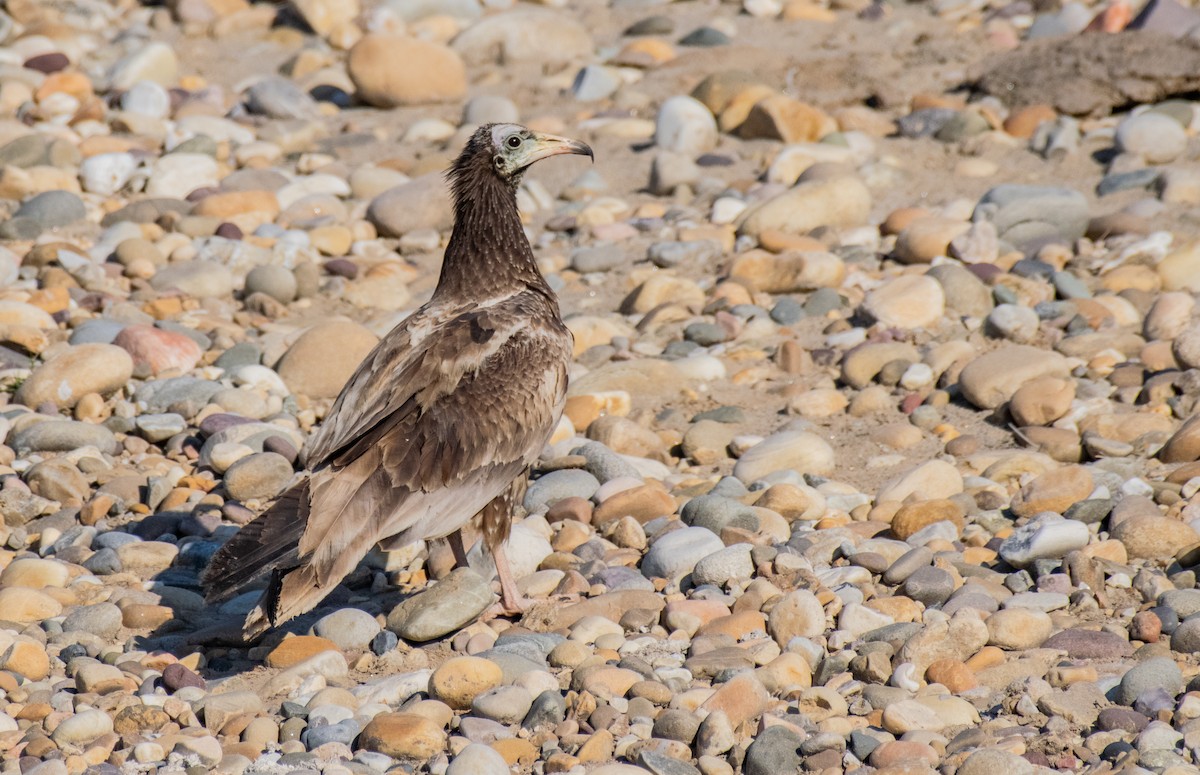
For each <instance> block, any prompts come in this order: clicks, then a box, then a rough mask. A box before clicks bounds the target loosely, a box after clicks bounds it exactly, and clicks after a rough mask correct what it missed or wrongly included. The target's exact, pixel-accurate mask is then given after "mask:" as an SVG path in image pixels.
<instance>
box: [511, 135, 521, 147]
mask: <svg viewBox="0 0 1200 775" xmlns="http://www.w3.org/2000/svg"><path fill="white" fill-rule="evenodd" d="M508 147H509V148H520V147H521V138H520V137H518V136H517V135H513V136H512V137H510V138H508Z"/></svg>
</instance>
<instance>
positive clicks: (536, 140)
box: [492, 124, 592, 179]
mask: <svg viewBox="0 0 1200 775" xmlns="http://www.w3.org/2000/svg"><path fill="white" fill-rule="evenodd" d="M564 153H573V154H580V155H584V156H588V157H591V156H592V149H591V148H589V147H588V146H587V144H586V143H581V142H579V141H578V140H572V139H570V138H568V137H559V136H558V135H551V134H546V133H545V132H533V131H531V130H529V129H526V128H525V127H523V126H518V125H516V124H497V125H496V126H494V127H492V163H493V164H494V165H495V166H496V171H497V172H499V173H500V175H501V176H503V177H505V178H509V179H512V178H515V177H517V176H519V175H520V174H521V172H523V171H524V170H525V168H526V167H528V166H529V165H530V164H533V163H534V162H535V161H539V160H541V159H545V158H547V157H549V156H558V155H559V154H564Z"/></svg>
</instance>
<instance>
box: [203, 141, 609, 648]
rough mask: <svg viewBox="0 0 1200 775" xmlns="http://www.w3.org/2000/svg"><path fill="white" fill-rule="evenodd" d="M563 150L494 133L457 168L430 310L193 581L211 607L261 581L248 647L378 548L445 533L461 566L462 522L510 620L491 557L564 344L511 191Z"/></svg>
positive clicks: (540, 440) (550, 419)
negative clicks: (292, 476) (484, 550)
mask: <svg viewBox="0 0 1200 775" xmlns="http://www.w3.org/2000/svg"><path fill="white" fill-rule="evenodd" d="M564 153H575V154H585V155H587V156H589V157H590V156H592V149H591V148H589V147H588V146H587V145H585V144H583V143H581V142H578V141H576V140H568V139H566V138H562V137H556V136H554V135H549V134H542V133H538V132H533V131H530V130H529V129H527V128H525V127H522V126H517V125H515V124H490V125H487V126H484V127H481V128H480V129H479V130H478V131H476V132H475V134H474V135H472V137H471V139H470V140H469V141H468V142H467V145H466V147H465V148H464V149H463V152H462V154H461V155H460V156H459V157H458V159H457V160H456V161H455V162H454V163H453V165H452V167H451V168H450V170H449V172H448V178H449V181H450V186H451V190H452V192H453V197H454V207H455V211H454V213H455V215H454V231H453V233H452V234H451V236H450V242H449V244H448V245H447V247H446V253H445V259H444V261H443V264H442V271H441V276H440V277H439V278H438V284H437V289H436V290H435V291H434V293H433V296H432V298H430V300H429V301H428V302H427V303H426V304H425V305H424V306H422V307H421V308H420V309H418V310H417V311H416V312H414V313H413V314H412V315H411V316H409V317H408V318H407V319H405V320H404V321H403V322H402V323H400V324H399V325H398V326H396V328H394V329H393V330H392V331H391V332H390V333H388V335H387V336H385V337H384V338H383V339H382V340H381V341H380V342H379V344H378V345H376V347H375V349H374V350H372V351H371V353H370V354H369V355H368V356H367V357H366V358H365V359H364V360H363V362H362V364H361V365H359V367H358V370H357V371H356V372H355V373H354V375H353V376H352V377H351V378H350V381H349V382H347V383H346V386H345V387H344V388H343V389H342V392H341V394H340V395H339V396H338V397H337V400H336V402H334V404H333V407H332V408H331V409H330V411H329V414H328V416H327V417H326V418H325V421H324V423H323V424H322V425H321V426H320V428H319V430H318V431H317V432H316V433H315V434H314V436H313V437H312V439H311V441H310V443H309V448H308V454H307V465H308V472H307V473H306V474H305V475H304V476H303V477H302V478H301V479H300V480H299V481H298V482H297V483H296V484H294V485H293V486H292V487H291V488H290V489H289V490H288V491H287V492H285V493H284V494H283V495H281V496H280V497H279V499H278V500H276V501H275V503H274V504H272V505H271V507H270V508H269V509H268V510H267V511H266V512H265V513H263V514H262V515H261V516H259V517H258V518H257V519H255V520H254V521H253V522H251V523H249V524H248V525H246V526H245V527H243V528H242V529H241V530H240V531H239V532H238V533H237V534H236V535H234V537H233V538H232V539H230V540H229V542H228V543H226V544H225V545H224V546H223V547H221V549H220V551H218V552H217V554H216V556H214V557H213V559H212V562H211V563H210V564H209V566H208V569H207V570H206V572H205V574H204V586H205V588H206V591H207V594H208V598H209V599H210V600H212V601H219V600H223V599H226V598H229V597H232V596H233V595H235V594H237V593H238V592H240V591H241V590H243V589H244V588H245V587H246V586H248V585H250V584H252V583H253V582H255V581H256V580H258V579H261V578H262V577H264V576H268V575H269V578H268V581H267V587H266V590H265V591H264V592H263V594H262V597H261V598H259V601H258V604H257V605H256V607H255V608H254V609H253V610H252V611H251V612H250V613H249V615H248V616H247V617H246V621H245V624H244V625H243V631H244V633H245V635H246V636H247V637H248V638H254V637H257V636H258V635H260V634H262V633H263V632H265V631H266V630H267V629H269V628H270V627H273V626H275V625H278V624H279V623H281V622H284V621H286V620H288V619H291V618H292V617H294V616H298V615H300V614H302V613H305V612H306V611H309V610H310V609H312V608H313V607H314V606H316V605H317V604H318V603H320V602H321V600H322V599H323V598H324V597H325V596H326V595H328V594H329V593H330V592H331V591H332V590H333V588H334V587H335V586H336V585H337V584H338V582H340V581H341V580H342V579H343V578H345V577H346V575H347V574H349V573H350V572H351V571H353V570H354V568H355V567H356V566H357V565H358V563H359V561H360V560H362V558H363V557H364V556H365V555H366V554H367V552H368V551H369V550H370V549H371V547H372V546H374V545H375V544H380V545H381V546H382V547H383V548H384V549H395V548H399V547H401V546H404V545H405V544H409V543H412V542H413V541H418V540H421V539H430V538H439V537H443V536H450V539H451V546H452V547H453V548H454V553H455V557H456V559H457V560H458V562H459V563H460V564H462V563H463V562H465V555H464V552H463V547H462V539H461V536H460V535H459V533H458V531H459V530H460V529H461V528H463V527H464V526H465V525H467V524H468V523H469V522H470V521H471V520H472V519H473V518H474V519H476V520H479V522H478V523H477V524H479V527H480V528H481V530H482V533H483V539H484V543H485V545H486V546H487V547H488V548H489V549H490V551H491V553H492V556H493V557H494V559H495V561H496V571H497V575H498V576H499V578H500V586H501V590H502V595H501V604H502V606H503V608H504V610H506V611H509V612H516V611H518V610H520V607H521V603H522V601H521V599H520V596H519V595H518V593H517V590H516V585H515V583H514V581H513V578H512V574H511V573H510V571H509V568H508V563H507V561H506V560H505V557H504V551H503V549H502V544H503V543H504V541H505V540H506V539H507V537H508V532H509V527H510V506H511V501H512V500H513V496H514V490H516V489H520V487H521V486H522V485H523V484H524V481H525V473H526V470H527V469H528V468H529V466H530V464H531V463H533V462H534V460H536V459H537V456H538V454H539V453H540V452H541V450H542V447H543V446H544V445H545V443H546V441H547V439H549V437H550V434H551V432H552V430H553V429H554V427H555V424H556V423H557V422H558V419H559V417H560V415H561V414H562V409H563V403H564V400H565V398H564V396H565V394H566V389H567V365H568V363H569V362H570V358H571V346H572V345H571V333H570V332H569V331H568V330H567V328H566V326H564V325H563V322H562V318H561V317H560V316H559V310H558V301H557V299H556V298H555V296H554V292H553V291H552V290H551V289H550V286H549V285H547V283H546V280H545V279H544V278H543V277H542V275H541V272H539V271H538V268H537V263H536V262H535V260H534V257H533V251H532V250H531V249H530V247H529V242H528V240H526V238H525V232H524V230H523V229H522V226H521V220H520V217H519V215H518V212H517V184H518V183H519V182H520V179H521V176H522V174H523V173H524V172H525V170H526V169H528V168H529V166H530V165H531V164H533V163H534V162H536V161H538V160H540V159H545V158H547V157H549V156H555V155H557V154H564ZM480 523H481V524H480Z"/></svg>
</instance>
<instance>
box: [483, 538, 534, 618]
mask: <svg viewBox="0 0 1200 775" xmlns="http://www.w3.org/2000/svg"><path fill="white" fill-rule="evenodd" d="M492 559H493V560H495V562H496V576H497V577H499V579H500V602H499V604H498V605H497V606H493V609H496V608H498V609H499V610H498V611H497V613H500V614H509V615H515V614H520V613H524V612H525V609H527V608H528V607H529V605H530V601H529V600H526V599H525V598H523V597H521V593H520V592H518V591H517V582H516V580H514V579H513V577H512V570H511V569H510V568H509V567H508V558H507V557H505V556H504V545H503V544H498V545H497V546H494V547H492Z"/></svg>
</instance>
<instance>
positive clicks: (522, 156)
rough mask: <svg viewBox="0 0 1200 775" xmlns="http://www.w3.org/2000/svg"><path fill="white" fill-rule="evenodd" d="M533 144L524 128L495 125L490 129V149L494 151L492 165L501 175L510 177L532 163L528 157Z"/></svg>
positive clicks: (532, 149) (531, 151)
mask: <svg viewBox="0 0 1200 775" xmlns="http://www.w3.org/2000/svg"><path fill="white" fill-rule="evenodd" d="M535 144H536V142H535V140H534V137H533V133H532V132H530V131H529V130H528V129H526V128H525V127H522V126H517V125H516V124H497V125H496V126H495V127H493V128H492V148H494V149H495V155H494V156H493V157H492V163H493V164H495V165H496V170H497V171H498V172H499V173H500V174H501V175H504V176H505V177H508V176H511V175H513V174H515V173H517V172H519V171H520V170H521V169H523V168H525V167H527V166H529V165H530V164H531V163H532V162H533V161H534V159H531V158H530V157H531V156H532V155H533V153H534V148H533V146H534V145H535Z"/></svg>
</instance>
